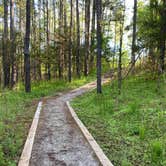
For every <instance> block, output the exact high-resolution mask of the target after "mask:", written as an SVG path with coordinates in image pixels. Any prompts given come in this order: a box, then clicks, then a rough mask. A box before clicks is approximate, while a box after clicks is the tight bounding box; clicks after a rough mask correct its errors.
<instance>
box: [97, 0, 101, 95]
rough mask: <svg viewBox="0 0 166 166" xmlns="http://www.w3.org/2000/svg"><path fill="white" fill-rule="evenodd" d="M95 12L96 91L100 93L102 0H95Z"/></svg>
mask: <svg viewBox="0 0 166 166" xmlns="http://www.w3.org/2000/svg"><path fill="white" fill-rule="evenodd" d="M96 12H97V93H102V87H101V53H102V32H101V21H102V0H96Z"/></svg>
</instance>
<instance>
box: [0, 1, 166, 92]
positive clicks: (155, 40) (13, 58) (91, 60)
mask: <svg viewBox="0 0 166 166" xmlns="http://www.w3.org/2000/svg"><path fill="white" fill-rule="evenodd" d="M133 1H134V8H133V20H132V22H131V23H130V25H126V22H125V21H126V17H127V15H126V10H127V6H126V2H125V0H92V1H90V0H70V1H67V0H57V1H55V0H26V1H20V0H3V1H1V2H0V17H1V19H0V20H1V27H0V33H1V52H0V57H1V59H0V66H1V71H0V73H1V74H0V83H1V85H2V86H3V87H4V88H11V89H12V88H13V87H14V86H15V85H16V84H17V82H19V81H21V82H23V83H25V90H26V91H27V92H30V90H31V86H30V83H31V81H32V80H43V79H44V80H51V79H64V80H68V81H69V82H71V80H72V78H75V77H77V78H80V77H81V76H82V75H84V76H88V75H89V73H90V72H92V71H93V70H97V85H98V88H97V91H98V93H101V70H102V66H101V63H102V59H105V60H106V61H108V62H109V63H111V64H113V65H112V66H113V67H114V68H115V69H117V77H118V88H119V91H120V89H121V84H122V70H123V66H124V65H123V64H124V63H125V62H124V58H126V59H127V61H128V62H130V63H129V64H130V69H131V71H132V72H133V73H134V68H135V64H136V61H137V59H138V57H139V54H140V53H141V52H144V55H145V54H146V56H147V57H148V58H149V62H148V63H149V64H150V63H152V65H153V67H154V69H155V71H157V72H158V74H161V73H163V72H164V66H165V40H166V28H165V27H166V19H165V18H166V0H160V1H158V0H147V3H145V2H144V1H142V0H133ZM145 15H146V17H145ZM127 31H130V32H131V34H130V36H129V37H128V38H131V43H129V45H130V48H131V51H129V50H127V49H126V48H125V46H124V45H125V44H126V43H125V42H124V35H125V34H126V33H127ZM110 43H111V44H110ZM125 54H127V56H125ZM130 54H131V56H129V55H130Z"/></svg>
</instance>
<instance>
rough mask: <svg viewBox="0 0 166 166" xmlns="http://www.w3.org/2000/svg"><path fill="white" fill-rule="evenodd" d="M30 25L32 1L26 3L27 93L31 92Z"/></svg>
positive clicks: (25, 57) (25, 51) (25, 62)
mask: <svg viewBox="0 0 166 166" xmlns="http://www.w3.org/2000/svg"><path fill="white" fill-rule="evenodd" d="M30 25H31V0H27V1H26V33H25V41H24V65H25V91H26V92H31V76H30V51H29V44H30Z"/></svg>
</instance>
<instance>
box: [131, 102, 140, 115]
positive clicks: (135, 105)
mask: <svg viewBox="0 0 166 166" xmlns="http://www.w3.org/2000/svg"><path fill="white" fill-rule="evenodd" d="M137 109H138V103H137V102H133V103H131V104H130V106H129V113H130V114H133V113H135V112H136V111H137Z"/></svg>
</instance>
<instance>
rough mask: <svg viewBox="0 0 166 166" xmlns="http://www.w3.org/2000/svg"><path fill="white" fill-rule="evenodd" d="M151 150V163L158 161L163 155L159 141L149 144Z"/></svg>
mask: <svg viewBox="0 0 166 166" xmlns="http://www.w3.org/2000/svg"><path fill="white" fill-rule="evenodd" d="M151 148H152V161H154V162H155V161H158V160H160V159H161V158H162V155H163V146H162V143H161V142H160V141H153V142H152V144H151Z"/></svg>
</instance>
